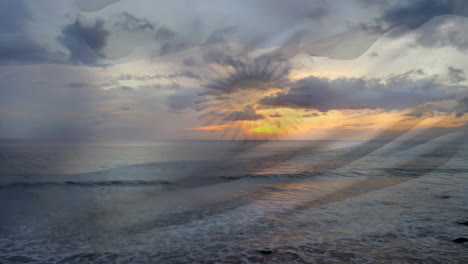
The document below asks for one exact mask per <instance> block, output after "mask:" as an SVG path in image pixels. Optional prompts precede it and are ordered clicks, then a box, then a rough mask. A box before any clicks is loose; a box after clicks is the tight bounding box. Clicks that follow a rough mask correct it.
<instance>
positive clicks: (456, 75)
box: [448, 66, 466, 83]
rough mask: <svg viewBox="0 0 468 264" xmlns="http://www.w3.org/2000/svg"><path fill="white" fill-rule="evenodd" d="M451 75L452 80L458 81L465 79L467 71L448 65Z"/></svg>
mask: <svg viewBox="0 0 468 264" xmlns="http://www.w3.org/2000/svg"><path fill="white" fill-rule="evenodd" d="M448 72H449V77H450V80H451V81H452V82H455V83H458V82H462V81H465V80H466V78H465V71H464V70H462V69H457V68H454V67H451V66H449V67H448Z"/></svg>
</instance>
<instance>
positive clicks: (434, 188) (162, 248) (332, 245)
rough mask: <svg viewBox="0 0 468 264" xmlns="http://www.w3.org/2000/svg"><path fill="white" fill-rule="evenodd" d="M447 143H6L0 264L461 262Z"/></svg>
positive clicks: (460, 227) (467, 174)
mask: <svg viewBox="0 0 468 264" xmlns="http://www.w3.org/2000/svg"><path fill="white" fill-rule="evenodd" d="M466 157H468V146H467V145H466V144H463V143H460V142H451V141H429V142H417V141H392V142H385V141H372V142H364V141H362V142H361V141H270V142H260V141H248V142H246V141H190V140H181V141H131V142H129V141H99V142H90V141H87V142H77V141H74V142H73V141H44V140H1V141H0V212H1V219H0V232H1V236H0V262H1V263H216V262H218V263H242V262H245V263H255V262H258V263H263V262H266V263H342V262H356V263H418V262H420V263H431V262H432V263H459V262H463V261H465V260H467V259H468V253H467V252H468V250H467V246H466V245H465V244H466V243H465V244H457V243H454V242H453V240H454V239H456V238H458V237H468V227H467V226H466V225H464V224H463V223H464V222H466V221H468V219H467V216H468V207H467V204H468V192H467V191H466V189H467V187H468V163H467V162H466Z"/></svg>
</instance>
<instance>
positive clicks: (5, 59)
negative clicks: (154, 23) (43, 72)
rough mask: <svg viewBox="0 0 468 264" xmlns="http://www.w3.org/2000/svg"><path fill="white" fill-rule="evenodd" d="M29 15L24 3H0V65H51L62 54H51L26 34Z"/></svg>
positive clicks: (20, 1) (19, 0) (59, 58)
mask: <svg viewBox="0 0 468 264" xmlns="http://www.w3.org/2000/svg"><path fill="white" fill-rule="evenodd" d="M30 22H31V13H30V11H29V10H28V8H27V6H26V4H25V1H22V0H17V1H0V64H27V63H52V62H59V61H60V60H61V59H63V54H60V53H58V52H57V53H51V52H50V51H49V50H48V49H47V48H46V47H45V46H42V45H40V44H38V43H37V42H36V41H35V40H33V39H32V38H31V37H30V36H28V34H27V33H26V29H27V24H28V23H30Z"/></svg>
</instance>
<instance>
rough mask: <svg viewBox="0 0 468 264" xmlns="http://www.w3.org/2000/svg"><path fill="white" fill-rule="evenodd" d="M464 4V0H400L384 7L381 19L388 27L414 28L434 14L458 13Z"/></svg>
mask: <svg viewBox="0 0 468 264" xmlns="http://www.w3.org/2000/svg"><path fill="white" fill-rule="evenodd" d="M464 5H465V3H464V0H415V1H402V2H397V3H396V4H395V5H390V6H389V7H388V8H386V10H385V11H384V14H383V18H382V19H381V21H383V22H385V23H386V24H388V26H389V27H394V26H399V25H403V26H406V27H408V28H412V29H414V28H417V27H420V26H421V25H422V24H424V23H426V22H427V21H428V20H429V19H431V18H433V17H435V16H440V15H447V14H455V13H458V11H460V10H459V9H458V8H460V7H462V6H464ZM465 15H466V13H465Z"/></svg>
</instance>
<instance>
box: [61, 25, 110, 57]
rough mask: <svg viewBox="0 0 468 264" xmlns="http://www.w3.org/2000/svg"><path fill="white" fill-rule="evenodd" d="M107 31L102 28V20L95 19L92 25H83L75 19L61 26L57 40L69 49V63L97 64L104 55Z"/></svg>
mask: <svg viewBox="0 0 468 264" xmlns="http://www.w3.org/2000/svg"><path fill="white" fill-rule="evenodd" d="M108 36H109V31H107V30H106V29H105V28H104V21H103V20H96V21H95V22H94V24H92V25H85V24H84V23H83V22H82V21H80V20H79V19H77V20H76V21H75V23H73V24H68V25H66V26H64V27H63V28H62V35H61V36H59V38H58V40H59V41H60V43H62V45H63V46H64V47H65V48H67V49H68V51H69V60H70V62H71V63H76V64H87V65H97V64H98V63H99V59H100V58H104V57H105V53H104V48H105V47H106V45H107V37H108Z"/></svg>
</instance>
